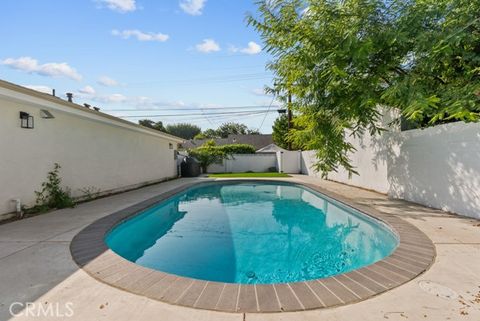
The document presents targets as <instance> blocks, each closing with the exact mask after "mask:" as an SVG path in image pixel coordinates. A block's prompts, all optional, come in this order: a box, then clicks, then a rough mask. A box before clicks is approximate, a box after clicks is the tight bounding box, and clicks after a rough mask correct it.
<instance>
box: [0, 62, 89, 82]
mask: <svg viewBox="0 0 480 321" xmlns="http://www.w3.org/2000/svg"><path fill="white" fill-rule="evenodd" d="M0 64H2V65H5V66H9V67H10V68H13V69H17V70H21V71H25V72H28V73H31V74H38V75H42V76H48V77H67V78H70V79H73V80H77V81H79V80H82V76H81V75H80V74H79V73H78V72H77V71H76V70H75V69H74V68H72V67H70V66H69V65H68V64H67V63H66V62H61V63H57V62H49V63H46V64H41V65H40V64H39V63H38V61H37V60H36V59H33V58H31V57H20V58H7V59H4V60H2V61H0Z"/></svg>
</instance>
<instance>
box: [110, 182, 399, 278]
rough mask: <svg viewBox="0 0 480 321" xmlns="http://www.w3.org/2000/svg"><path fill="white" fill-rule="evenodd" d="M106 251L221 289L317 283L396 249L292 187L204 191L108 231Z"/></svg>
mask: <svg viewBox="0 0 480 321" xmlns="http://www.w3.org/2000/svg"><path fill="white" fill-rule="evenodd" d="M106 242H107V244H108V246H109V247H110V248H111V249H112V250H113V251H114V252H116V253H117V254H119V255H121V256H122V257H124V258H126V259H128V260H130V261H132V262H136V263H137V264H139V265H142V266H145V267H149V268H152V269H156V270H160V271H163V272H167V273H171V274H176V275H180V276H185V277H191V278H196V279H202V280H210V281H220V282H227V283H250V284H253V283H257V284H265V283H283V282H295V281H304V280H310V279H318V278H323V277H328V276H332V275H335V274H340V273H343V272H347V271H350V270H353V269H357V268H360V267H362V266H365V265H369V264H371V263H374V262H376V261H378V260H380V259H382V258H383V257H385V256H388V255H389V254H390V253H391V252H392V251H393V250H394V249H395V247H396V246H397V244H398V240H397V237H396V236H395V234H394V233H393V232H392V231H391V230H390V229H389V228H388V227H386V226H385V225H384V224H382V223H380V222H378V221H376V220H374V219H372V218H370V217H367V216H365V215H363V214H360V213H358V212H357V211H355V210H353V209H351V208H349V207H347V206H345V205H343V204H341V203H339V202H337V201H335V200H332V199H330V198H327V197H326V196H324V195H322V194H319V193H317V192H314V191H313V190H310V189H308V188H305V187H303V186H300V185H295V184H290V183H276V182H275V183H274V182H265V183H263V182H242V183H206V184H203V185H199V186H196V187H192V188H190V189H188V190H186V191H184V192H181V193H180V194H177V195H176V196H174V197H172V198H170V199H168V200H166V201H164V202H162V203H159V204H157V205H155V206H154V207H152V208H150V209H148V210H146V211H144V212H142V213H141V214H139V215H137V216H135V217H134V218H132V219H130V220H128V221H126V222H124V223H122V224H120V225H118V226H117V227H115V228H114V229H113V230H112V231H111V232H110V233H109V234H108V235H107V237H106Z"/></svg>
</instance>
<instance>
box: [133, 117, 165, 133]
mask: <svg viewBox="0 0 480 321" xmlns="http://www.w3.org/2000/svg"><path fill="white" fill-rule="evenodd" d="M138 124H139V125H141V126H144V127H148V128H152V129H155V130H158V131H161V132H165V131H166V130H165V127H163V123H162V122H161V121H157V122H154V121H153V120H150V119H142V120H139V121H138Z"/></svg>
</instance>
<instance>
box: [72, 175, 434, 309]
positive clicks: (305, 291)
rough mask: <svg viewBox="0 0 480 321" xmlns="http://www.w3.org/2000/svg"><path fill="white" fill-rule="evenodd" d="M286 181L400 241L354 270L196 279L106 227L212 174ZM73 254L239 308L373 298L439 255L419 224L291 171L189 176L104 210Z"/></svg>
mask: <svg viewBox="0 0 480 321" xmlns="http://www.w3.org/2000/svg"><path fill="white" fill-rule="evenodd" d="M219 181H222V182H227V181H228V182H231V183H234V182H246V181H249V182H265V181H271V182H286V183H293V184H298V185H301V186H305V187H307V188H310V189H313V190H314V191H317V192H319V193H321V194H324V195H326V196H327V197H330V198H332V199H334V200H336V201H337V202H340V203H343V204H344V205H347V206H349V207H352V208H354V209H356V210H357V211H359V212H361V213H362V214H366V215H368V216H370V217H373V218H375V219H378V220H380V221H382V222H384V223H385V224H387V225H388V226H389V227H390V228H391V229H392V230H393V231H394V232H395V233H396V234H397V236H398V238H399V245H398V247H397V248H396V249H395V250H394V252H393V253H392V254H391V255H390V256H388V257H385V258H384V259H382V260H380V261H378V262H376V263H374V264H371V265H368V266H365V267H362V268H360V269H357V270H353V271H350V272H347V273H343V274H339V275H335V276H332V277H327V278H323V279H317V280H310V281H304V282H291V283H277V284H255V285H248V284H233V283H222V282H212V281H204V280H196V279H191V278H187V277H182V276H177V275H173V274H168V273H164V272H160V271H156V270H153V269H149V268H146V267H142V266H139V265H137V264H135V263H133V262H130V261H128V260H126V259H124V258H122V257H121V256H119V255H117V254H116V253H114V252H113V251H112V250H110V249H109V248H108V246H107V245H106V244H105V241H104V237H105V235H106V234H107V233H108V232H109V231H110V230H111V229H112V228H114V227H115V226H117V225H118V224H120V223H122V222H124V221H125V220H128V219H130V218H132V217H133V216H135V215H137V214H138V213H139V212H141V211H143V210H145V209H147V208H149V207H151V206H153V205H154V204H156V203H158V202H161V201H163V200H166V199H168V198H170V197H172V196H174V195H175V194H177V193H179V192H182V191H184V190H186V189H188V188H190V187H192V186H195V185H199V184H205V183H209V182H219ZM70 252H71V255H72V258H73V260H74V261H75V262H76V264H77V265H78V266H79V267H81V268H82V269H83V270H84V271H85V272H87V273H88V274H89V275H90V276H92V277H93V278H95V279H97V280H98V281H101V282H103V283H106V284H108V285H111V286H113V287H116V288H118V289H121V290H124V291H128V292H131V293H134V294H137V295H141V296H145V297H148V298H151V299H154V300H158V301H162V302H165V303H169V304H175V305H180V306H185V307H190V308H197V309H206V310H213V311H221V312H234V313H273V312H294V311H304V310H312V309H321V308H330V307H335V306H341V305H346V304H351V303H355V302H359V301H363V300H366V299H368V298H371V297H374V296H376V295H379V294H381V293H384V292H386V291H388V290H390V289H393V288H395V287H398V286H400V285H402V284H404V283H407V282H409V281H411V280H412V279H414V278H416V277H417V276H419V275H420V274H422V273H424V272H425V271H426V270H427V269H428V268H429V267H430V266H431V265H432V264H433V262H434V260H435V256H436V252H435V246H434V245H433V243H432V241H431V240H430V239H429V238H428V237H427V236H426V235H425V234H424V233H423V232H422V231H420V230H419V229H418V228H416V227H415V226H413V225H412V224H410V223H408V222H406V221H404V220H402V219H401V218H399V217H396V216H394V215H391V214H384V213H382V212H380V211H378V210H376V209H374V208H372V207H370V206H366V205H362V204H359V203H356V202H353V201H352V200H351V199H348V198H346V197H344V196H341V195H338V194H337V193H334V192H332V191H329V190H326V189H324V188H322V187H319V186H317V185H313V184H308V183H304V182H297V181H291V180H286V179H274V180H269V179H222V180H211V181H197V182H191V183H187V184H184V185H182V186H180V187H177V188H174V189H172V190H170V191H166V192H165V193H162V194H160V195H157V196H155V197H153V198H150V199H148V200H146V201H143V202H140V203H138V204H136V205H134V206H130V207H128V208H125V209H123V210H120V211H117V212H115V213H113V214H110V215H108V216H105V217H103V218H101V219H99V220H97V221H95V222H93V223H92V224H90V225H89V226H87V227H86V228H84V229H83V230H82V231H80V232H79V233H78V234H77V235H76V236H75V237H74V238H73V240H72V242H71V243H70Z"/></svg>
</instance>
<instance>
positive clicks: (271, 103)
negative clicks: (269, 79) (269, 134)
mask: <svg viewBox="0 0 480 321" xmlns="http://www.w3.org/2000/svg"><path fill="white" fill-rule="evenodd" d="M274 101H275V96H273V97H272V101H271V102H270V106H268V109H267V112H266V113H265V116H264V117H263V120H262V123H261V124H260V127H258V131H260V129H262V126H263V123H264V122H265V119H266V118H267V115H268V113H269V112H270V108H271V107H272V105H273V102H274Z"/></svg>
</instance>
